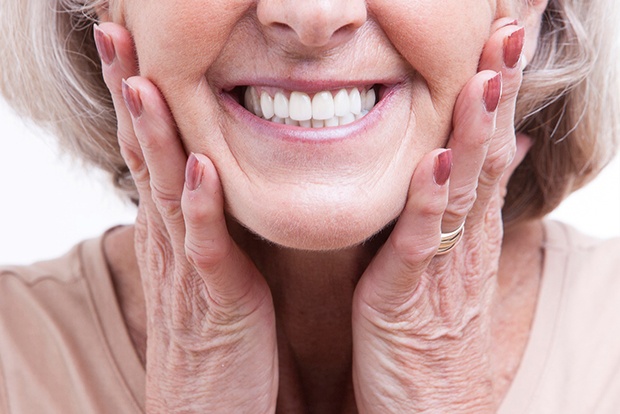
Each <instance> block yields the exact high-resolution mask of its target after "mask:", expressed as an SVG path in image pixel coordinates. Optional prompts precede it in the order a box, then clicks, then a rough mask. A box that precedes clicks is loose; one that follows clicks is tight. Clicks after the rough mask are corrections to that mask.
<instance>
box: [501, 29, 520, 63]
mask: <svg viewBox="0 0 620 414" xmlns="http://www.w3.org/2000/svg"><path fill="white" fill-rule="evenodd" d="M524 41H525V28H524V27H521V28H520V29H518V30H517V31H515V32H512V34H511V35H510V36H508V37H507V38H505V39H504V65H506V67H507V68H511V69H513V68H516V67H517V63H519V58H520V57H521V52H522V51H523V44H524Z"/></svg>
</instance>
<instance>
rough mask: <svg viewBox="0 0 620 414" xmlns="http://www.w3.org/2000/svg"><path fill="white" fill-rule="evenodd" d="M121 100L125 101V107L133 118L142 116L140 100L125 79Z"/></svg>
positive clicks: (138, 95) (136, 92)
mask: <svg viewBox="0 0 620 414" xmlns="http://www.w3.org/2000/svg"><path fill="white" fill-rule="evenodd" d="M123 99H125V105H126V106H127V109H128V110H129V112H130V113H131V116H132V117H134V118H139V117H140V115H142V99H140V94H139V93H138V91H137V90H135V89H134V88H132V87H131V85H130V84H128V83H127V82H126V81H125V79H123Z"/></svg>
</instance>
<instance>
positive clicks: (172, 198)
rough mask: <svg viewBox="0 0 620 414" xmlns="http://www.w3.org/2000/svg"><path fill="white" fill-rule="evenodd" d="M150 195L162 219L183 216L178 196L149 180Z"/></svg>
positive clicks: (173, 218)
mask: <svg viewBox="0 0 620 414" xmlns="http://www.w3.org/2000/svg"><path fill="white" fill-rule="evenodd" d="M151 197H152V198H153V201H154V202H155V205H156V206H157V210H158V211H159V213H160V214H161V216H162V217H163V218H164V219H168V220H177V219H181V218H182V216H183V213H182V210H181V201H180V199H179V197H177V196H176V195H174V194H172V193H171V192H170V191H166V190H163V189H161V188H160V187H159V186H157V185H156V184H155V183H154V182H151Z"/></svg>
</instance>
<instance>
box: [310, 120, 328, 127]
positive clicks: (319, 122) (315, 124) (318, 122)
mask: <svg viewBox="0 0 620 414" xmlns="http://www.w3.org/2000/svg"><path fill="white" fill-rule="evenodd" d="M324 126H325V121H323V120H322V119H314V118H313V119H312V128H323V127H324Z"/></svg>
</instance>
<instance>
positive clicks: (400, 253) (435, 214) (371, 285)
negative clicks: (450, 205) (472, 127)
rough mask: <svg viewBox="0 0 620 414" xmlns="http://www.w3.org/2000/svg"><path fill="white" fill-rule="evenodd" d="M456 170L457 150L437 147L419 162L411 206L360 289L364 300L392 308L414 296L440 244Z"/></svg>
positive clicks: (362, 281)
mask: <svg viewBox="0 0 620 414" xmlns="http://www.w3.org/2000/svg"><path fill="white" fill-rule="evenodd" d="M451 172H452V151H451V150H441V149H439V150H435V151H433V152H431V153H430V154H427V155H426V156H425V157H424V158H423V159H422V161H420V163H419V164H418V167H417V168H416V171H415V173H414V175H413V178H412V180H411V185H410V188H409V196H408V199H407V204H406V206H405V209H404V210H403V213H402V214H401V216H400V217H399V219H398V222H397V223H396V226H395V227H394V230H393V231H392V234H390V237H389V238H388V240H387V241H386V243H385V244H384V246H383V247H382V248H381V250H380V251H379V253H378V254H377V255H376V256H375V258H374V259H373V261H372V262H371V263H370V265H369V266H368V269H367V271H366V272H365V274H364V276H363V277H362V279H361V280H360V283H359V284H358V287H357V289H356V294H359V295H362V300H364V301H365V302H364V303H369V304H375V305H377V306H384V305H385V306H387V307H388V308H389V307H390V306H392V305H395V304H396V305H402V304H403V301H407V300H409V299H410V298H411V295H412V293H413V292H414V291H415V289H416V287H417V284H418V282H419V277H420V275H421V273H422V272H423V271H424V270H425V269H426V267H427V266H428V263H429V262H430V260H431V259H432V258H433V257H434V256H435V254H436V253H437V248H438V247H439V239H440V233H441V219H442V216H443V213H444V210H445V208H446V204H447V202H448V188H449V183H450V180H449V177H450V174H451ZM358 291H359V293H357V292H358Z"/></svg>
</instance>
